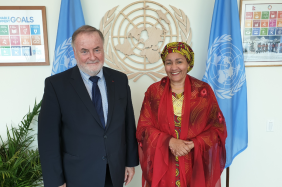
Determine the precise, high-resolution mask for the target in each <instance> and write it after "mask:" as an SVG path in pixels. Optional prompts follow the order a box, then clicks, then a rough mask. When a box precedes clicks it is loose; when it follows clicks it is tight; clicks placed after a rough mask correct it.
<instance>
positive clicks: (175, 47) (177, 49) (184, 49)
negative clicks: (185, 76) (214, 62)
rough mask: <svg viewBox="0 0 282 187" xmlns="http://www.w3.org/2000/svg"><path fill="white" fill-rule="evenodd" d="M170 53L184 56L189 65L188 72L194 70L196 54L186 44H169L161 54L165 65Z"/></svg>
mask: <svg viewBox="0 0 282 187" xmlns="http://www.w3.org/2000/svg"><path fill="white" fill-rule="evenodd" d="M169 53H179V54H181V55H183V56H184V57H185V58H186V60H187V62H188V64H189V67H188V72H189V71H191V70H192V68H193V66H194V52H193V50H192V49H191V47H190V46H189V45H188V44H186V43H184V42H171V43H168V44H167V45H166V46H165V48H164V49H163V52H162V54H161V57H162V60H163V63H165V58H166V56H167V55H168V54H169Z"/></svg>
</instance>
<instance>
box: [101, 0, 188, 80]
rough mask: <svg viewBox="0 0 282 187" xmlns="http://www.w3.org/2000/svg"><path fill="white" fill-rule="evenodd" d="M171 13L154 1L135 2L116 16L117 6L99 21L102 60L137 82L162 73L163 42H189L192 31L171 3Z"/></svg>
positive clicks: (163, 73)
mask: <svg viewBox="0 0 282 187" xmlns="http://www.w3.org/2000/svg"><path fill="white" fill-rule="evenodd" d="M170 7H171V8H172V10H173V11H174V14H172V13H171V12H170V11H169V10H168V9H167V8H166V7H164V6H163V5H161V4H159V3H156V2H153V1H146V0H145V1H137V2H134V3H131V4H130V5H128V6H126V7H125V8H123V9H122V10H121V11H119V12H118V14H117V15H116V16H115V14H114V12H115V11H116V9H117V7H114V8H113V9H111V10H109V11H108V12H106V14H105V15H104V17H103V18H102V20H101V22H100V30H101V32H102V33H103V34H104V38H105V41H104V49H105V63H106V64H107V65H108V66H109V67H111V68H113V69H116V70H119V71H121V72H123V73H125V74H127V76H128V78H129V79H134V80H133V81H134V82H136V81H137V80H138V79H139V78H140V77H142V76H143V75H147V76H149V77H150V78H152V79H153V80H154V81H157V78H162V77H164V76H165V71H164V66H163V63H162V61H161V58H160V53H161V51H162V49H163V48H164V46H165V44H166V43H168V42H174V41H183V42H186V43H188V44H190V45H192V43H191V39H192V32H191V28H190V22H189V19H188V17H187V16H186V15H185V14H184V12H183V11H182V10H180V9H177V8H175V7H174V6H171V5H170Z"/></svg>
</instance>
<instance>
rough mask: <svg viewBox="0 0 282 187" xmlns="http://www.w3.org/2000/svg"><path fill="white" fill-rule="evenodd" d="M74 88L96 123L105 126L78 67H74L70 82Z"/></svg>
mask: <svg viewBox="0 0 282 187" xmlns="http://www.w3.org/2000/svg"><path fill="white" fill-rule="evenodd" d="M70 82H71V84H72V86H73V88H74V89H75V91H76V93H77V94H78V95H79V97H80V99H81V100H82V102H83V104H84V105H85V106H86V108H87V109H88V110H89V112H90V113H91V115H92V116H93V117H94V119H95V120H96V122H97V123H98V124H99V125H100V126H101V127H102V128H104V127H103V125H102V124H101V122H100V118H99V116H98V114H97V112H96V109H95V107H94V105H93V103H92V101H91V99H90V97H89V94H88V92H87V90H86V88H85V84H84V82H83V80H82V77H81V75H80V72H79V69H78V67H77V66H76V67H74V68H73V71H72V76H71V80H70Z"/></svg>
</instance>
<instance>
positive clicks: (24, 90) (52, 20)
mask: <svg viewBox="0 0 282 187" xmlns="http://www.w3.org/2000/svg"><path fill="white" fill-rule="evenodd" d="M155 1H156V2H159V3H162V4H163V5H164V6H166V7H169V5H173V6H175V7H178V8H181V9H182V10H183V11H184V12H185V13H186V14H187V16H188V17H189V19H190V22H191V27H192V32H193V38H192V41H193V50H194V52H195V67H194V69H193V70H192V72H191V73H190V74H191V75H192V76H195V77H196V78H198V79H201V78H202V77H203V74H204V71H205V60H206V55H207V52H206V51H207V47H208V39H209V33H210V25H211V19H212V12H213V6H214V0H197V1H195V0H186V1H184V0H174V1H168V0H162V1H161V0H155ZM131 2H133V1H132V0H123V1H114V0H104V1H93V0H81V3H82V8H83V12H84V17H85V22H86V24H90V25H93V26H96V27H99V23H100V19H101V18H102V16H104V14H105V12H106V11H108V10H109V9H111V8H113V7H114V6H117V5H119V7H118V11H120V10H121V9H122V8H123V7H125V6H126V5H128V4H130V3H131ZM0 6H46V10H47V13H46V14H47V28H48V44H49V59H50V64H51V65H52V60H53V56H54V53H53V51H54V47H55V41H56V34H57V25H58V18H59V11H60V1H59V0H48V1H46V0H9V1H4V0H1V2H0ZM51 65H50V66H28V67H24V66H22V67H20V66H17V67H9V66H7V67H4V66H1V67H0V135H1V136H2V137H3V138H4V139H6V125H10V124H13V125H17V124H18V123H19V122H20V121H21V119H22V117H23V116H24V115H25V114H26V113H27V111H28V108H29V106H31V107H32V106H33V103H34V101H35V99H36V100H37V101H40V100H41V98H42V95H43V89H44V79H45V78H46V77H47V76H49V75H50V73H51V67H52V66H51ZM246 74H247V88H248V114H249V146H248V148H247V149H246V150H245V151H244V152H243V153H241V154H240V155H239V156H237V157H236V158H235V160H234V162H233V164H232V165H231V168H230V186H231V187H239V186H240V187H253V186H256V187H264V186H271V187H281V186H282V185H281V184H282V178H281V173H282V167H281V166H282V159H281V158H282V150H281V142H282V115H281V112H282V110H281V107H282V97H281V96H280V95H281V92H282V87H281V80H282V67H248V68H246ZM152 83H153V81H152V80H151V79H149V78H148V77H146V76H143V77H142V78H141V79H139V80H138V82H136V83H134V82H133V81H130V87H131V92H132V98H133V105H134V110H135V117H136V120H138V117H139V111H140V108H141V104H142V100H143V95H144V92H145V91H146V89H147V87H148V86H149V85H150V84H152ZM269 119H271V120H274V128H275V131H274V132H272V133H269V132H266V123H267V120H269ZM35 129H36V125H35ZM222 183H223V184H222V186H223V187H225V172H224V173H223V175H222ZM129 186H132V187H133V186H134V187H138V186H141V170H140V168H139V167H138V168H137V170H136V175H135V177H134V180H133V182H132V183H131V184H130V185H129Z"/></svg>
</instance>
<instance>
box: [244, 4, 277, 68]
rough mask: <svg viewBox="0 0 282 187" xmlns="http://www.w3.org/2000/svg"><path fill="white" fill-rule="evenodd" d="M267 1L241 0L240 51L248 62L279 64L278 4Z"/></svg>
mask: <svg viewBox="0 0 282 187" xmlns="http://www.w3.org/2000/svg"><path fill="white" fill-rule="evenodd" d="M271 2H272V1H271V0H268V1H255V2H254V1H243V4H242V10H241V34H242V43H243V54H244V61H245V62H249V63H248V64H250V65H251V64H256V65H282V62H281V61H282V3H281V1H280V3H275V2H279V1H275V2H274V3H271ZM252 62H256V63H252Z"/></svg>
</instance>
